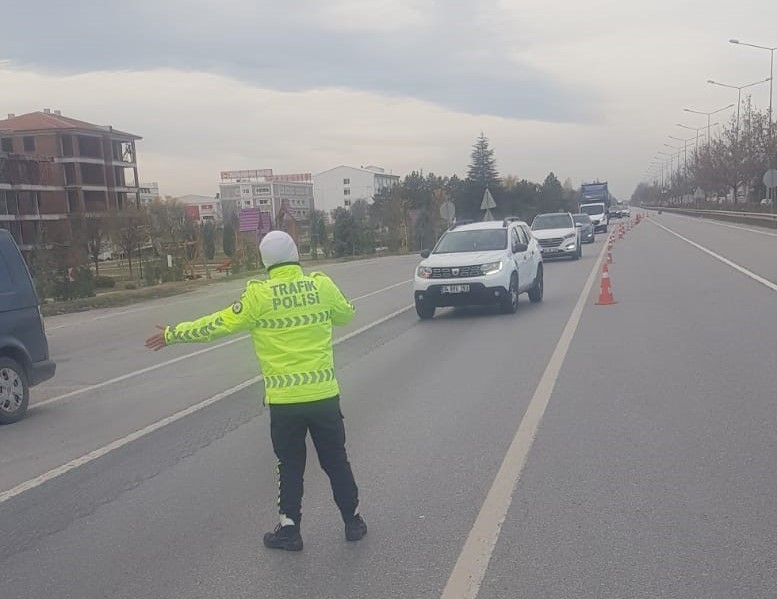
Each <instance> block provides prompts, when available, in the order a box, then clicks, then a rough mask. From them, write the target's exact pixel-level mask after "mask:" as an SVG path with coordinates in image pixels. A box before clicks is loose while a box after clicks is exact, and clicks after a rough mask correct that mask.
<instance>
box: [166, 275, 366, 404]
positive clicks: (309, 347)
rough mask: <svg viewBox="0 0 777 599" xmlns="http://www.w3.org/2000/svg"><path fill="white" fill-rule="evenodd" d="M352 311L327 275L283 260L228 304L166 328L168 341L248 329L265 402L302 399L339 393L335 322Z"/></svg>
mask: <svg viewBox="0 0 777 599" xmlns="http://www.w3.org/2000/svg"><path fill="white" fill-rule="evenodd" d="M353 315H354V307H353V304H351V302H349V301H348V300H347V299H346V298H345V296H343V294H342V292H341V291H340V289H339V288H338V287H337V285H335V284H334V282H333V281H332V279H330V278H329V277H328V276H326V275H325V274H323V273H312V274H310V275H305V274H304V273H303V272H302V268H300V266H299V265H297V264H284V265H278V266H275V267H273V268H271V269H270V277H269V279H267V280H265V281H249V282H248V284H247V286H246V290H245V292H244V293H243V295H242V297H241V298H240V301H238V302H235V303H234V304H233V305H232V306H230V307H229V308H225V309H223V310H220V311H219V312H216V313H214V314H210V315H208V316H204V317H202V318H199V319H197V320H195V321H192V322H181V323H179V324H177V325H175V326H172V327H167V328H166V329H165V340H166V341H167V343H168V344H174V343H198V342H199V343H201V342H207V341H213V340H214V339H219V338H221V337H225V336H227V335H231V334H233V333H237V332H239V331H250V333H251V337H252V338H253V343H254V350H255V351H256V355H257V357H258V359H259V363H260V364H261V367H262V374H263V378H264V384H265V393H266V402H267V403H271V404H288V403H303V402H308V401H316V400H320V399H327V398H329V397H334V396H335V395H338V394H339V392H340V389H339V385H338V383H337V378H336V377H335V370H334V356H333V351H332V327H333V326H339V325H345V324H348V322H350V320H351V319H352V318H353Z"/></svg>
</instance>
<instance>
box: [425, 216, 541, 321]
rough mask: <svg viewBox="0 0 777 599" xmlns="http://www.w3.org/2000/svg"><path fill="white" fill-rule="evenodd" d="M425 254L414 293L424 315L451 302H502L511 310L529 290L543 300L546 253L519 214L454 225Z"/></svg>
mask: <svg viewBox="0 0 777 599" xmlns="http://www.w3.org/2000/svg"><path fill="white" fill-rule="evenodd" d="M421 257H422V258H423V261H422V262H421V263H420V264H419V265H418V267H417V268H416V272H415V278H414V280H413V281H414V282H413V293H414V295H415V307H416V312H417V313H418V317H419V318H421V319H423V320H427V319H430V318H433V317H434V313H435V310H436V309H437V308H440V307H450V306H474V305H487V304H498V305H499V307H500V308H501V310H502V312H504V313H507V314H511V313H514V312H516V311H517V310H518V296H519V295H520V294H521V293H524V292H526V293H528V294H529V300H530V301H531V302H532V303H537V302H541V301H542V295H543V290H544V282H543V265H542V253H541V252H540V248H539V245H538V244H537V240H536V239H535V238H534V236H533V235H532V233H531V230H530V229H529V226H528V225H527V224H526V223H525V222H522V221H521V220H520V219H518V218H512V217H511V218H506V219H504V220H503V221H486V222H478V223H466V222H465V223H457V224H454V225H453V226H452V227H451V228H449V229H448V230H447V231H446V232H445V233H443V235H442V237H440V239H439V241H438V242H437V244H436V245H435V246H434V249H432V250H424V251H423V252H422V253H421Z"/></svg>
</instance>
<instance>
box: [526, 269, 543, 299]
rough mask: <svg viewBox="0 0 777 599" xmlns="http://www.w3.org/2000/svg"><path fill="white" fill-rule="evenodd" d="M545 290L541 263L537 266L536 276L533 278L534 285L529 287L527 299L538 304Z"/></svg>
mask: <svg viewBox="0 0 777 599" xmlns="http://www.w3.org/2000/svg"><path fill="white" fill-rule="evenodd" d="M544 292H545V282H544V276H543V273H542V264H540V265H539V266H538V267H537V278H536V279H534V285H532V287H531V289H529V301H530V302H531V303H532V304H538V303H540V302H541V301H542V295H543V293H544Z"/></svg>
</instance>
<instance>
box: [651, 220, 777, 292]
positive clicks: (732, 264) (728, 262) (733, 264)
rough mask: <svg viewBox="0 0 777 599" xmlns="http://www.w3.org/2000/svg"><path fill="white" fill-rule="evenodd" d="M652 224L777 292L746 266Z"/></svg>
mask: <svg viewBox="0 0 777 599" xmlns="http://www.w3.org/2000/svg"><path fill="white" fill-rule="evenodd" d="M651 222H652V223H653V224H654V225H655V226H657V227H660V228H661V229H663V230H664V231H666V232H667V233H671V234H672V235H674V236H675V237H678V238H680V239H682V240H683V241H684V242H686V243H688V244H690V245H692V246H693V247H695V248H696V249H698V250H701V251H702V252H704V253H705V254H709V255H710V256H712V257H713V258H715V259H716V260H720V261H721V262H722V263H723V264H725V265H727V266H730V267H731V268H733V269H734V270H738V271H739V272H741V273H742V274H743V275H746V276H748V277H750V278H751V279H753V280H754V281H757V282H758V283H761V285H765V286H766V287H768V288H769V289H771V290H772V291H777V284H775V283H773V282H772V281H770V280H768V279H765V278H763V277H762V276H760V275H757V274H755V273H754V272H753V271H752V270H748V269H746V268H745V267H744V266H740V265H739V264H737V263H736V262H732V261H731V260H729V259H728V258H725V257H723V256H721V255H720V254H717V253H715V252H713V251H712V250H710V249H708V248H706V247H704V246H703V245H700V244H698V243H696V242H695V241H692V240H690V239H688V238H687V237H683V236H682V235H680V234H679V233H676V232H675V231H673V230H672V229H670V228H669V227H665V226H664V225H662V224H660V223H657V222H655V221H651Z"/></svg>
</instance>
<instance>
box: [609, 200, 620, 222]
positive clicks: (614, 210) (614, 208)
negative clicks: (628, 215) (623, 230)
mask: <svg viewBox="0 0 777 599" xmlns="http://www.w3.org/2000/svg"><path fill="white" fill-rule="evenodd" d="M607 213H608V215H609V217H610V218H613V219H614V218H620V217H622V216H623V211H622V210H621V207H620V206H618V204H610V209H609V210H608V211H607Z"/></svg>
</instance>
